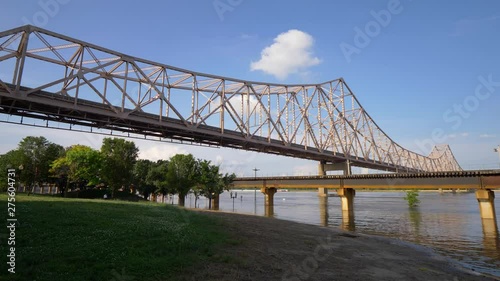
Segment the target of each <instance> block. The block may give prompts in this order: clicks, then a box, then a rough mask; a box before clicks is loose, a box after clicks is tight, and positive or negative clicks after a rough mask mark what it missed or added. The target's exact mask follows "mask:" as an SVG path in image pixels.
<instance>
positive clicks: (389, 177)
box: [233, 170, 500, 189]
mask: <svg viewBox="0 0 500 281" xmlns="http://www.w3.org/2000/svg"><path fill="white" fill-rule="evenodd" d="M255 187H268V188H269V187H275V188H354V189H439V188H444V189H452V188H459V189H500V170H494V171H460V172H432V173H412V174H372V175H350V176H343V175H332V176H294V177H257V178H237V179H235V181H234V183H233V188H255Z"/></svg>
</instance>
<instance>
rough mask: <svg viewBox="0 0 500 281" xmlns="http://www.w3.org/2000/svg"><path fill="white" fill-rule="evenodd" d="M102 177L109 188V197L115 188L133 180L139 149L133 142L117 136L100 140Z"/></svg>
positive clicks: (113, 193) (112, 194)
mask: <svg viewBox="0 0 500 281" xmlns="http://www.w3.org/2000/svg"><path fill="white" fill-rule="evenodd" d="M101 153H102V157H103V165H102V178H103V179H104V180H105V181H106V182H107V184H108V185H109V187H110V188H111V191H112V193H111V197H114V195H115V192H116V190H117V189H119V188H121V187H124V186H126V185H129V184H131V183H132V181H133V169H134V164H135V162H136V160H137V155H138V153H139V149H138V148H137V147H136V146H135V143H133V142H131V141H126V140H124V139H117V138H105V139H104V140H103V142H102V146H101Z"/></svg>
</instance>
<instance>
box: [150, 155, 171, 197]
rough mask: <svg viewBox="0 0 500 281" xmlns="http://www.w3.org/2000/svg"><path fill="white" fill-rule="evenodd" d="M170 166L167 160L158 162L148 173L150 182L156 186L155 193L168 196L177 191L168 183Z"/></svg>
mask: <svg viewBox="0 0 500 281" xmlns="http://www.w3.org/2000/svg"><path fill="white" fill-rule="evenodd" d="M168 166H169V162H168V161H166V160H158V161H157V162H156V163H154V165H153V167H152V168H151V170H150V171H149V173H148V182H150V183H151V184H152V185H153V186H154V190H153V192H154V193H155V194H156V193H161V194H162V195H163V196H165V195H167V194H174V193H175V190H174V189H173V188H172V187H171V186H170V185H169V182H168V179H167V177H168Z"/></svg>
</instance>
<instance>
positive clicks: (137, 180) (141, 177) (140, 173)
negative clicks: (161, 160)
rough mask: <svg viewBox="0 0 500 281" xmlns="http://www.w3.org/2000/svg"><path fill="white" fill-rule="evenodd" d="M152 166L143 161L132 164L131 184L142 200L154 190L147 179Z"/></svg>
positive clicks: (151, 163)
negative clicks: (142, 197) (141, 196)
mask: <svg viewBox="0 0 500 281" xmlns="http://www.w3.org/2000/svg"><path fill="white" fill-rule="evenodd" d="M154 164H155V163H154V162H152V161H150V160H145V159H140V160H137V161H136V162H135V164H134V171H133V177H134V179H133V181H132V182H133V184H134V187H135V188H136V189H137V190H138V191H139V192H140V193H141V194H142V195H143V196H144V198H148V196H149V194H151V192H153V191H154V189H155V187H154V185H153V184H152V183H151V181H150V180H149V177H148V176H149V174H150V171H151V169H152V168H153V167H154Z"/></svg>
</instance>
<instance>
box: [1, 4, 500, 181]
mask: <svg viewBox="0 0 500 281" xmlns="http://www.w3.org/2000/svg"><path fill="white" fill-rule="evenodd" d="M388 15H389V16H388ZM26 23H31V24H33V25H38V26H40V27H43V28H46V29H49V30H52V31H55V32H58V33H62V34H65V35H68V36H71V37H75V38H78V39H81V40H84V41H88V42H91V43H94V44H96V45H100V46H103V47H106V48H109V49H113V50H116V51H120V52H123V53H127V54H130V55H133V56H136V57H143V58H146V59H149V60H154V61H159V62H162V63H165V64H168V65H173V66H178V67H182V68H186V69H192V70H195V71H200V72H206V73H212V74H218V75H223V76H230V77H236V78H241V79H247V80H253V81H268V82H280V83H294V84H295V83H317V82H324V81H327V80H331V79H334V78H338V77H344V79H345V80H346V82H347V83H348V85H349V86H350V87H351V89H352V90H353V91H354V93H355V94H356V96H357V98H358V99H359V100H360V102H361V103H362V105H363V106H364V107H365V109H366V110H367V111H368V113H369V114H370V115H371V116H372V117H373V119H374V120H375V121H376V122H377V123H378V125H379V126H380V127H381V128H382V129H383V130H384V131H385V132H386V133H387V134H388V135H389V136H390V137H392V138H393V139H394V140H395V141H397V142H398V143H400V144H401V145H402V146H404V147H406V148H409V149H411V150H414V151H417V152H420V153H423V154H427V153H428V152H429V151H430V147H428V145H426V144H427V143H430V140H432V141H433V142H436V141H435V140H436V137H435V136H436V135H439V137H438V138H437V140H439V142H438V143H440V142H444V143H448V144H450V146H451V148H452V150H453V151H454V153H455V156H456V157H457V159H458V160H459V162H460V164H461V165H462V166H463V167H465V168H481V167H482V166H483V165H486V166H492V165H496V166H497V167H498V166H499V162H500V160H499V156H498V154H495V153H494V152H493V148H494V147H497V146H498V145H499V144H500V126H499V125H498V120H500V110H498V107H499V105H500V68H499V67H498V66H499V65H500V55H499V53H498V50H500V36H499V30H500V2H498V1H494V0H491V1H487V0H484V1H459V2H457V1H427V0H413V1H411V0H400V1H395V0H391V1H386V0H383V1H256V0H254V1H250V0H215V1H214V0H207V1H201V0H200V1H194V0H193V1H141V2H139V1H93V0H92V1H76V0H40V1H18V0H5V1H3V4H2V10H1V11H0V30H6V29H9V28H13V27H17V26H21V25H24V24H26ZM290 30H297V31H300V32H301V34H306V35H308V36H309V37H308V38H310V39H311V40H310V44H309V45H307V46H302V47H304V48H303V50H302V51H304V52H302V53H299V55H304V57H302V58H303V59H304V60H303V62H302V63H297V64H296V65H278V66H276V61H274V60H273V59H272V58H271V59H270V61H268V62H267V63H263V64H262V65H263V67H262V68H263V69H264V70H265V69H266V67H268V68H269V67H271V70H270V71H271V74H270V73H269V71H268V72H266V71H263V70H262V69H257V70H252V67H251V65H252V62H254V63H255V62H258V61H260V60H261V53H262V51H263V50H264V49H265V48H267V47H270V46H271V45H272V44H273V43H276V42H277V41H275V39H276V38H277V37H278V36H279V35H280V34H287V32H289V31H290ZM288 34H289V35H290V33H288ZM290 36H291V35H290ZM306 41H307V40H306ZM301 42H304V41H303V40H302V41H301ZM308 42H309V41H308ZM346 46H347V47H346ZM353 50H355V52H354V53H351V54H349V51H351V52H352V51H353ZM280 53H282V54H283V55H287V54H295V58H297V53H294V52H287V51H286V50H285V51H283V52H281V51H280ZM278 62H279V61H278ZM276 68H279V71H281V73H285V74H286V75H285V76H284V75H281V76H280V75H276V74H275V75H273V74H272V71H273V69H274V70H276ZM0 73H2V70H1V69H0ZM485 81H490V82H485ZM496 81H498V82H496ZM481 85H483V86H481ZM478 88H479V90H478ZM0 132H1V135H2V141H1V143H0V153H4V152H6V151H8V150H10V149H13V148H14V147H15V146H16V144H17V143H18V142H19V140H20V139H21V138H22V137H24V136H27V135H44V136H46V137H47V138H48V139H49V140H51V141H54V142H57V143H60V144H62V145H70V144H72V143H76V142H80V143H86V142H87V143H89V144H90V145H93V146H95V147H96V148H97V147H98V146H99V141H100V138H101V137H99V136H90V137H89V136H86V135H84V134H79V133H68V132H64V131H55V130H48V129H34V128H31V129H29V130H28V129H27V128H26V127H19V126H13V125H5V124H0ZM433 135H434V137H433ZM89 139H91V141H89ZM137 144H138V145H139V146H140V148H141V150H142V151H143V154H142V155H141V156H142V157H144V158H152V159H154V158H155V157H158V155H163V156H165V157H166V156H168V155H171V154H172V153H176V152H191V153H193V154H195V156H197V157H203V158H208V159H211V160H213V161H223V164H224V166H225V168H226V169H227V170H233V171H236V172H238V173H240V174H247V175H249V174H252V173H253V172H252V171H251V168H253V167H254V166H257V167H259V168H261V170H262V171H261V172H260V173H262V174H264V175H265V174H269V175H278V174H297V173H305V174H314V173H315V172H316V165H317V163H314V162H311V161H305V160H298V159H293V160H290V159H288V158H283V157H276V156H269V155H262V154H255V153H249V152H240V151H234V150H229V149H210V150H206V149H201V148H198V147H191V146H180V145H168V144H161V143H157V142H144V141H141V142H137Z"/></svg>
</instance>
